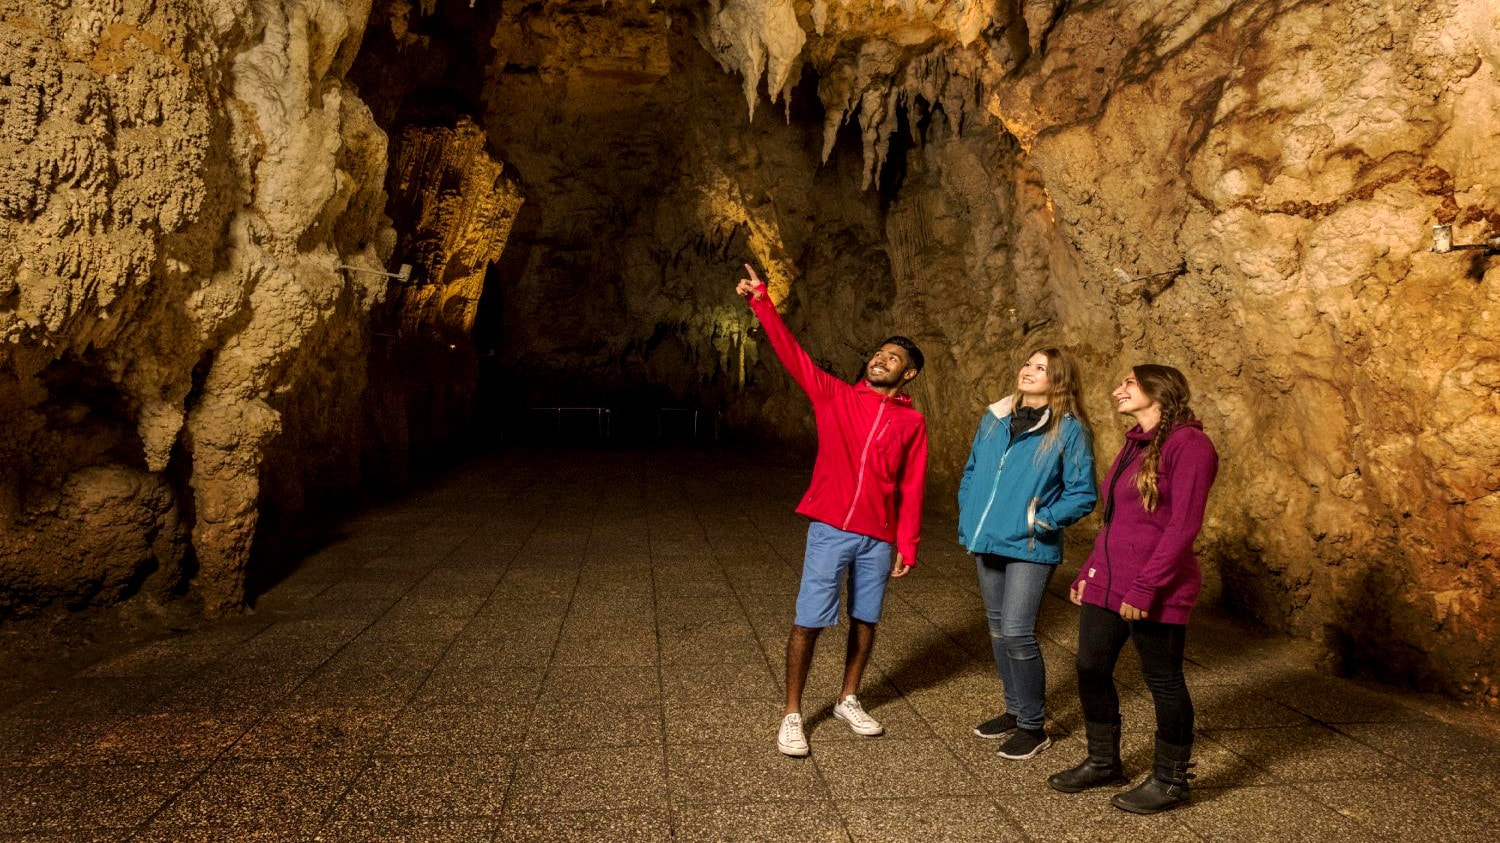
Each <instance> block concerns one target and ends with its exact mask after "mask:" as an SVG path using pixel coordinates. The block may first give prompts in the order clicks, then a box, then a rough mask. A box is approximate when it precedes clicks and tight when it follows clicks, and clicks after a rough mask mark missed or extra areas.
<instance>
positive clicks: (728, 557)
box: [0, 450, 1500, 841]
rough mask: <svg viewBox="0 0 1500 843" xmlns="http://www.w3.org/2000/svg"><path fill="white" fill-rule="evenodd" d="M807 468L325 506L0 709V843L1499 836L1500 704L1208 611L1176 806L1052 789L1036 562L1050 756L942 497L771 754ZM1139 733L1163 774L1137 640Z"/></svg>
mask: <svg viewBox="0 0 1500 843" xmlns="http://www.w3.org/2000/svg"><path fill="white" fill-rule="evenodd" d="M806 470H807V465H806V463H803V462H800V461H797V462H792V461H788V460H786V459H781V458H771V459H764V458H760V457H755V456H746V455H742V454H737V453H733V452H729V451H716V450H660V451H637V452H619V451H579V452H526V453H522V452H513V453H508V454H500V455H495V456H490V457H485V458H482V459H478V460H476V461H474V462H471V463H469V464H467V465H465V466H463V467H461V468H458V469H455V470H453V471H451V472H449V473H448V474H447V475H445V476H444V477H442V478H441V479H440V480H438V481H435V482H433V483H431V484H430V485H428V486H426V487H425V488H422V489H420V490H418V491H415V492H412V493H411V494H409V495H407V496H406V497H405V498H404V499H402V500H400V501H399V502H396V503H393V504H390V505H387V506H383V507H380V508H378V509H375V510H373V511H369V512H366V513H364V514H363V515H360V516H358V517H355V518H352V519H350V520H348V521H347V522H345V523H343V524H342V525H341V526H340V529H339V531H338V536H337V538H336V539H335V540H332V541H331V542H330V543H328V544H326V545H325V546H323V547H321V548H320V549H318V550H316V551H314V552H312V553H311V554H310V555H308V556H307V557H306V558H305V559H303V560H302V561H301V562H300V564H298V565H297V566H295V568H294V570H293V572H292V573H291V574H290V575H289V576H287V577H286V578H285V579H284V580H282V581H281V582H280V583H279V584H277V585H276V586H275V587H274V588H272V589H271V590H270V591H269V592H268V593H266V594H265V595H264V596H263V597H262V598H261V599H260V600H259V601H258V604H257V606H256V609H255V611H254V612H253V613H251V614H247V615H244V616H241V617H235V618H231V619H227V620H223V621H219V622H215V623H210V624H206V625H204V626H202V627H201V628H199V629H197V630H195V631H192V632H189V633H185V634H180V635H178V636H176V637H170V638H163V639H160V640H153V641H148V642H146V643H143V644H138V645H132V646H130V647H128V648H119V650H118V652H114V653H111V654H109V655H108V657H105V658H101V659H99V660H97V661H96V662H95V663H93V664H91V665H88V666H86V667H84V668H82V669H80V670H77V671H76V672H72V673H71V674H70V675H66V676H63V677H62V678H60V679H57V680H55V681H51V682H48V683H47V684H46V686H35V687H34V686H28V685H27V684H26V683H25V682H24V681H22V680H18V679H16V678H15V677H7V678H6V679H7V684H6V685H4V688H5V689H7V691H8V693H7V694H6V695H5V696H3V697H0V700H3V701H4V707H3V708H0V840H31V841H42V840H79V841H92V840H101V841H102V840H140V841H194V840H234V841H240V840H247V841H258V840H268V841H281V840H302V841H306V840H318V841H344V840H413V841H449V840H451V841H471V840H497V841H510V840H537V841H567V840H608V841H627V840H664V839H669V838H670V839H680V840H789V841H822V840H829V841H834V840H838V841H848V840H995V841H1005V840H1037V841H1055V840H1089V841H1103V840H1112V839H1120V840H1125V839H1131V840H1141V839H1150V840H1153V841H1178V840H1181V841H1197V840H1234V841H1242V840H1277V841H1292V840H1329V839H1403V840H1422V841H1439V840H1473V839H1493V835H1494V833H1495V831H1494V830H1495V829H1496V828H1497V827H1500V807H1497V806H1496V804H1495V803H1496V800H1495V796H1496V794H1500V740H1497V734H1500V730H1497V728H1496V724H1497V720H1496V717H1495V716H1493V715H1492V714H1490V713H1485V712H1475V711H1473V710H1468V709H1461V708H1458V707H1456V706H1452V705H1449V704H1445V703H1443V702H1441V701H1435V700H1433V699H1431V698H1426V697H1419V696H1417V695H1413V694H1403V693H1401V692H1398V691H1394V690H1387V689H1380V688H1377V687H1375V686H1370V685H1363V684H1356V683H1352V682H1348V681H1343V680H1339V679H1334V678H1330V677H1328V676H1326V675H1322V674H1320V673H1318V672H1316V671H1315V670H1314V668H1313V665H1312V662H1311V656H1310V654H1309V651H1308V649H1307V648H1306V647H1305V646H1302V645H1299V644H1297V643H1296V642H1291V641H1287V640H1284V639H1276V638H1268V637H1265V636H1257V635H1254V634H1252V633H1249V632H1246V631H1244V630H1242V629H1239V628H1238V627H1236V626H1235V625H1234V624H1232V623H1230V622H1228V621H1225V620H1223V619H1219V618H1215V617H1213V616H1212V615H1211V613H1207V612H1204V613H1201V614H1200V617H1199V618H1197V619H1195V621H1194V627H1193V630H1192V633H1191V635H1190V641H1189V659H1190V664H1189V669H1190V671H1191V672H1190V674H1189V682H1190V685H1191V687H1192V688H1193V691H1194V693H1195V698H1196V702H1197V705H1198V711H1199V737H1198V742H1197V748H1198V750H1197V756H1198V760H1199V761H1200V762H1201V765H1200V767H1199V768H1198V772H1199V773H1200V778H1199V779H1198V781H1197V787H1196V789H1195V791H1194V801H1193V804H1192V805H1191V806H1189V807H1187V808H1184V809H1181V810H1178V811H1174V812H1171V813H1168V814H1164V815H1160V816H1156V817H1136V816H1132V815H1127V814H1124V813H1122V812H1120V811H1117V810H1115V809H1113V808H1112V807H1110V805H1109V803H1108V797H1109V793H1108V792H1096V793H1085V794H1079V795H1074V796H1066V795H1063V794H1058V793H1054V792H1052V791H1050V790H1049V789H1048V788H1047V787H1046V784H1045V778H1046V776H1047V774H1049V773H1051V772H1053V771H1055V770H1057V769H1060V768H1063V767H1066V766H1070V765H1072V764H1073V763H1074V762H1075V761H1076V760H1077V759H1078V758H1080V757H1082V755H1083V749H1084V744H1083V738H1082V734H1081V723H1080V716H1079V708H1078V703H1077V700H1076V698H1075V684H1074V680H1073V676H1072V671H1071V648H1072V642H1073V638H1074V634H1073V630H1074V625H1075V623H1076V615H1075V613H1074V611H1073V608H1072V607H1071V606H1070V605H1068V604H1067V602H1066V601H1065V600H1064V599H1062V598H1061V594H1062V592H1063V588H1064V587H1065V583H1066V582H1067V577H1068V576H1069V574H1067V573H1065V574H1064V575H1063V576H1060V577H1059V578H1058V579H1057V580H1056V581H1055V582H1054V592H1055V593H1054V594H1052V595H1049V597H1048V605H1047V606H1046V608H1045V609H1044V613H1043V620H1042V627H1043V629H1042V631H1043V633H1044V636H1045V641H1044V650H1045V654H1046V657H1047V658H1048V659H1049V661H1050V678H1049V686H1050V692H1049V693H1050V698H1049V699H1050V716H1051V723H1050V724H1049V729H1050V730H1051V731H1052V733H1053V734H1054V736H1055V738H1056V745H1055V746H1054V748H1052V749H1051V750H1049V751H1047V752H1045V753H1043V754H1042V755H1040V756H1038V757H1037V758H1035V759H1032V760H1031V761H1027V762H1019V763H1018V762H1010V761H1005V760H1002V759H999V758H997V757H996V756H995V755H994V748H995V747H994V744H993V743H990V742H986V741H981V740H978V739H976V738H974V737H973V736H971V735H970V733H969V729H970V728H971V726H972V725H973V724H974V723H975V722H978V721H979V720H982V719H985V718H987V717H989V716H991V715H992V714H994V713H995V712H996V711H997V706H998V705H999V704H1000V703H999V700H1000V696H999V686H998V683H997V681H996V680H995V678H994V676H993V672H992V670H991V668H990V662H989V659H990V648H989V641H988V637H987V634H986V632H985V628H984V624H983V618H982V613H981V608H980V601H979V597H978V596H977V591H976V586H975V582H974V574H973V568H972V562H971V561H970V560H969V558H968V557H967V556H966V555H965V554H964V553H963V552H962V551H961V550H960V549H959V548H958V547H956V546H955V545H954V544H953V543H952V541H951V540H950V539H949V537H950V536H951V535H952V533H953V529H952V524H951V523H948V522H946V521H944V520H942V519H940V518H931V519H929V523H928V525H927V529H926V534H927V542H926V544H925V546H924V548H925V551H924V557H923V559H922V562H921V565H920V567H919V568H918V569H917V570H916V571H915V572H914V573H913V575H912V576H910V577H909V578H907V579H905V580H901V581H898V582H896V583H893V586H892V589H891V591H890V596H889V599H888V602H887V615H886V618H885V620H884V622H883V623H882V625H881V639H880V641H879V643H878V645H877V648H876V653H875V656H874V663H873V665H872V668H871V670H870V672H869V675H868V677H867V683H866V689H865V691H864V694H863V696H864V699H865V701H866V705H867V707H868V708H869V709H870V710H871V712H872V713H873V714H875V715H876V716H877V717H879V718H880V719H881V720H883V721H884V722H885V723H886V725H887V729H888V732H887V735H886V736H885V737H883V738H879V739H868V738H858V737H856V736H854V735H852V734H851V733H849V732H848V731H847V730H845V729H844V728H842V726H841V724H839V723H838V722H837V721H835V720H833V719H832V718H831V716H830V714H829V706H830V704H831V701H832V699H831V698H832V695H833V693H834V692H835V690H836V688H837V685H838V678H839V674H840V658H841V652H842V644H843V640H842V635H841V634H840V633H833V634H830V635H828V636H826V637H825V639H824V641H823V642H822V644H823V646H822V647H821V648H820V651H819V655H818V658H817V661H816V664H815V667H814V672H813V677H812V680H811V682H810V689H809V698H808V701H807V702H808V707H807V714H808V716H809V719H810V722H811V734H810V738H811V741H812V744H813V755H812V757H811V758H810V759H807V760H805V761H796V760H791V759H786V758H783V757H782V756H780V755H779V754H778V753H777V752H776V749H775V747H774V742H773V739H774V731H775V726H776V723H777V720H778V714H779V700H780V691H779V689H780V686H781V663H782V648H783V642H784V640H785V635H786V631H787V627H788V624H789V623H790V621H791V612H792V602H793V597H794V595H795V593H796V590H797V579H798V570H799V566H800V560H801V554H802V542H803V536H804V530H805V522H804V521H803V520H802V519H801V518H799V517H797V516H795V515H794V514H792V512H791V509H792V506H793V505H794V504H795V502H796V500H797V497H798V496H799V495H800V493H801V491H802V488H803V484H804V483H805V480H806ZM1124 662H1125V663H1124V664H1122V666H1121V669H1120V672H1119V678H1120V682H1121V686H1122V695H1123V697H1124V703H1125V709H1126V718H1127V723H1126V741H1125V753H1126V758H1127V763H1128V766H1129V770H1130V772H1131V773H1132V774H1134V775H1136V776H1139V775H1140V774H1141V773H1142V772H1143V771H1144V770H1145V769H1146V767H1147V765H1148V764H1149V754H1150V739H1151V728H1152V721H1151V705H1150V700H1149V697H1148V696H1147V694H1146V693H1145V691H1144V689H1143V687H1142V685H1141V683H1140V680H1139V677H1138V674H1137V673H1136V672H1135V670H1136V665H1135V663H1134V661H1133V660H1132V658H1131V657H1130V655H1129V650H1128V649H1127V656H1126V658H1125V660H1124Z"/></svg>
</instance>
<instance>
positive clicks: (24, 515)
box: [0, 0, 391, 615]
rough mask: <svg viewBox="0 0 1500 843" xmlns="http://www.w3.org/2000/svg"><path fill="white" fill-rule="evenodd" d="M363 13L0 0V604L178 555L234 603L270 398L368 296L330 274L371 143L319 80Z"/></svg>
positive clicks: (347, 363) (318, 362) (320, 437)
mask: <svg viewBox="0 0 1500 843" xmlns="http://www.w3.org/2000/svg"><path fill="white" fill-rule="evenodd" d="M362 25H363V15H362V14H361V13H360V9H359V7H358V4H357V3H354V4H348V5H347V6H346V5H344V4H338V3H258V4H254V5H252V6H250V7H245V6H242V5H241V4H233V3H214V2H207V3H189V2H162V3H122V4H116V3H88V2H84V3H74V4H64V5H56V4H44V3H30V2H16V0H7V2H5V3H3V4H0V39H3V42H4V45H5V47H4V49H3V50H0V79H3V80H4V87H3V88H0V144H3V147H4V148H3V149H0V160H3V161H4V164H0V167H3V172H0V276H3V279H4V280H3V282H0V283H3V290H0V337H3V341H0V412H3V414H4V418H5V419H6V422H7V423H6V425H5V430H4V433H3V434H0V466H3V468H0V475H3V477H4V482H3V483H0V487H3V488H4V489H5V493H4V501H5V503H4V506H3V512H0V518H3V521H4V524H5V528H6V529H5V531H4V534H3V536H4V537H3V539H0V613H3V614H5V615H11V614H24V613H27V612H30V611H34V610H35V609H38V608H43V607H46V606H47V605H49V604H52V603H56V602H66V603H86V602H88V601H91V600H93V601H98V602H109V601H111V600H115V599H119V598H120V597H123V596H127V595H128V594H130V593H133V592H134V591H136V590H139V589H141V588H142V587H147V590H149V591H152V592H153V593H155V594H157V595H158V596H161V595H162V594H165V593H169V592H172V591H175V590H179V588H180V586H182V585H183V581H184V580H185V579H186V578H187V574H188V572H189V571H192V570H195V571H196V578H195V581H196V583H197V585H198V588H199V591H200V593H201V595H202V597H203V600H204V601H205V603H206V605H207V606H208V607H209V608H211V609H222V608H227V607H231V606H236V605H239V603H240V601H241V599H242V595H243V583H244V568H245V563H246V559H247V553H248V548H249V545H250V542H251V540H252V538H253V536H254V533H255V528H256V523H257V516H258V510H257V505H258V502H259V484H260V479H261V474H262V468H263V466H262V461H263V459H264V452H265V449H266V448H267V447H268V445H269V444H270V443H272V442H273V441H274V440H275V439H276V438H277V437H278V436H279V435H281V434H282V432H283V430H284V429H285V425H286V424H287V420H286V419H284V417H283V412H282V409H283V406H284V402H285V399H286V396H287V395H288V393H289V392H295V391H296V390H297V389H299V388H306V386H307V381H308V380H309V379H316V378H318V377H320V372H322V371H326V370H327V369H330V368H346V369H348V370H350V371H351V372H353V373H354V374H355V375H358V374H359V372H360V371H361V369H362V364H363V352H364V348H365V346H366V344H367V339H366V338H365V336H364V328H363V324H364V320H363V318H362V316H361V314H363V312H364V311H366V310H367V309H368V308H369V307H370V305H371V303H372V302H373V301H374V300H375V299H376V298H378V297H379V296H380V295H381V294H382V292H383V290H384V286H383V285H380V284H372V283H370V282H369V280H367V279H366V278H365V277H360V276H352V275H350V276H346V275H344V274H342V273H341V272H340V271H339V270H337V269H336V265H337V264H339V263H343V262H360V263H364V264H370V265H376V266H378V265H380V263H381V259H382V256H383V255H385V254H388V253H389V251H390V246H391V244H390V239H391V238H390V237H389V235H388V234H387V233H386V232H387V228H386V221H385V219H384V217H383V214H382V206H383V202H384V194H383V191H382V186H381V180H382V178H383V176H384V172H385V167H386V148H385V136H384V134H383V133H381V132H380V131H378V130H377V129H376V127H375V126H374V124H373V122H372V121H371V119H370V115H369V113H368V111H367V110H366V109H365V108H364V107H363V106H362V105H361V103H360V102H359V100H357V99H355V98H353V97H351V96H348V95H347V92H346V91H345V90H344V88H343V86H342V84H341V82H340V80H341V78H342V76H343V74H344V73H345V71H346V69H347V65H348V62H349V61H350V60H351V59H352V58H353V52H352V49H351V45H352V44H356V43H357V40H358V34H359V29H360V27H361V26H362ZM329 380H331V381H333V383H332V384H331V386H332V387H333V388H332V389H330V390H328V391H326V392H325V393H324V399H325V400H327V401H328V402H330V404H333V405H335V406H336V405H337V404H338V403H340V402H347V401H349V400H350V398H349V395H350V394H353V395H355V396H357V394H358V382H357V381H358V378H357V377H356V378H347V377H345V378H333V379H329ZM357 417H358V416H357V414H356V418H357ZM294 424H296V425H310V427H308V429H306V430H304V436H305V437H306V438H307V439H308V440H309V441H311V442H318V441H321V442H324V443H329V444H333V445H335V450H337V448H338V447H339V446H342V448H343V449H344V450H345V451H347V450H348V449H349V446H350V443H349V441H348V440H349V438H350V432H349V431H348V430H347V429H346V427H345V426H344V425H343V424H342V423H339V424H333V425H330V424H329V423H328V420H327V419H325V420H323V424H321V425H319V424H318V423H317V422H316V421H312V420H307V419H300V420H296V421H295V422H294ZM355 444H357V442H356V443H355ZM355 452H356V453H357V449H356V451H355ZM314 453H316V452H315V451H314V450H311V449H310V450H308V451H307V452H305V453H302V454H299V457H300V458H312V457H313V455H314ZM282 470H284V471H287V472H289V473H296V472H297V470H298V469H297V466H295V465H284V466H282ZM189 549H191V552H189ZM185 560H186V564H187V566H188V567H187V568H184V564H185Z"/></svg>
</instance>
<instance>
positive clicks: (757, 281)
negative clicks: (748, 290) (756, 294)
mask: <svg viewBox="0 0 1500 843" xmlns="http://www.w3.org/2000/svg"><path fill="white" fill-rule="evenodd" d="M745 271H746V272H748V273H750V280H751V281H754V282H755V286H757V287H759V286H761V285H762V284H764V283H765V282H764V281H762V280H760V276H759V275H756V274H755V267H753V266H751V265H750V264H748V263H747V264H745Z"/></svg>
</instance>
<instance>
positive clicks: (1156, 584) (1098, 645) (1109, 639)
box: [1047, 364, 1219, 814]
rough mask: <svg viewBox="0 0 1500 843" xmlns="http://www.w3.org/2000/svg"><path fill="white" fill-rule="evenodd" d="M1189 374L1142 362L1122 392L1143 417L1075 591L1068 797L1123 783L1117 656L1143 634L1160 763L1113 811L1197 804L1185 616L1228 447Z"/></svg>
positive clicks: (1199, 578)
mask: <svg viewBox="0 0 1500 843" xmlns="http://www.w3.org/2000/svg"><path fill="white" fill-rule="evenodd" d="M1189 398H1190V393H1189V391H1188V384H1187V379H1185V378H1184V377H1183V376H1182V373H1181V372H1179V371H1177V370H1176V369H1174V368H1172V367H1171V366H1158V365H1154V364H1146V365H1140V366H1136V367H1135V368H1134V369H1132V370H1131V373H1130V376H1129V377H1127V378H1125V382H1124V383H1122V384H1120V388H1119V389H1116V390H1115V391H1114V399H1115V406H1116V408H1117V409H1118V410H1119V411H1120V412H1121V413H1125V414H1128V415H1131V416H1134V417H1135V420H1136V422H1137V424H1136V426H1135V427H1134V428H1132V429H1131V430H1130V431H1129V432H1128V433H1126V434H1125V447H1124V448H1122V449H1121V450H1120V453H1119V455H1118V456H1116V457H1115V461H1114V464H1113V465H1111V466H1110V469H1109V475H1108V481H1107V483H1106V485H1105V487H1104V490H1103V492H1104V526H1103V528H1102V529H1101V530H1100V532H1099V536H1098V538H1096V539H1095V540H1094V550H1093V553H1091V554H1090V555H1089V558H1088V561H1087V562H1086V563H1084V566H1083V569H1082V570H1080V571H1079V572H1078V578H1077V579H1076V580H1074V582H1073V587H1072V590H1071V591H1070V592H1069V597H1071V598H1072V600H1073V602H1074V603H1076V604H1078V605H1079V606H1082V607H1083V609H1082V611H1081V612H1080V614H1079V619H1078V695H1079V697H1080V698H1081V699H1082V702H1083V719H1084V730H1085V732H1086V734H1087V737H1088V746H1089V754H1088V757H1087V758H1085V759H1084V760H1083V762H1082V763H1081V764H1079V765H1078V766H1076V767H1074V768H1072V769H1070V770H1064V771H1063V772H1060V773H1057V774H1054V775H1053V776H1052V777H1051V778H1049V779H1048V780H1047V783H1048V784H1049V785H1051V786H1052V787H1053V789H1055V790H1060V791H1062V792H1064V793H1077V792H1079V791H1081V790H1087V789H1088V788H1092V787H1101V786H1104V785H1114V784H1123V783H1126V782H1127V781H1128V780H1127V779H1126V778H1125V773H1124V769H1123V768H1122V766H1121V764H1120V697H1119V694H1118V693H1117V692H1116V690H1115V680H1114V672H1115V662H1116V660H1117V659H1118V658H1119V656H1120V650H1121V649H1123V648H1124V646H1125V641H1126V639H1132V640H1134V641H1135V649H1136V652H1137V653H1139V654H1140V657H1141V672H1142V674H1144V677H1145V680H1146V687H1147V688H1148V689H1149V690H1150V691H1151V699H1152V701H1153V702H1154V703H1155V706H1156V763H1155V764H1154V765H1153V769H1152V773H1151V775H1149V776H1147V777H1146V780H1145V781H1143V782H1141V784H1140V785H1139V786H1137V787H1136V788H1135V789H1133V790H1130V791H1127V792H1124V793H1117V794H1115V796H1114V798H1113V799H1111V802H1112V803H1113V804H1114V806H1115V807H1116V808H1122V809H1124V810H1126V811H1133V812H1135V813H1137V814H1154V813H1157V812H1158V811H1164V810H1166V809H1168V808H1172V807H1175V806H1177V805H1181V804H1183V803H1184V802H1186V801H1187V800H1188V779H1190V778H1192V774H1190V773H1189V772H1188V769H1189V768H1190V767H1192V766H1193V765H1192V763H1191V762H1190V761H1189V760H1188V758H1189V757H1190V755H1191V751H1192V745H1193V701H1192V698H1191V697H1189V696H1188V689H1187V683H1186V682H1185V681H1184V680H1183V676H1182V654H1183V646H1184V644H1185V643H1186V640H1187V622H1188V615H1189V614H1190V613H1191V612H1192V609H1193V603H1194V601H1196V600H1197V598H1198V590H1199V588H1200V587H1201V585H1202V583H1203V575H1202V573H1201V572H1200V571H1199V570H1198V561H1197V560H1196V559H1194V558H1193V539H1194V538H1196V537H1197V535H1198V529H1199V528H1200V527H1202V525H1203V507H1204V504H1205V503H1206V502H1207V500H1208V490H1209V488H1210V487H1212V486H1213V482H1214V475H1215V474H1216V473H1217V472H1218V469H1219V455H1218V453H1217V452H1216V451H1215V450H1214V446H1213V443H1212V442H1210V441H1209V439H1208V436H1207V435H1205V434H1204V432H1203V426H1202V425H1201V424H1199V422H1198V419H1197V418H1196V417H1194V415H1193V411H1192V410H1191V409H1190V408H1189V407H1188V400H1189Z"/></svg>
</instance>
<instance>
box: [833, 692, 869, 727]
mask: <svg viewBox="0 0 1500 843" xmlns="http://www.w3.org/2000/svg"><path fill="white" fill-rule="evenodd" d="M839 705H840V707H842V708H843V709H844V714H846V715H848V717H849V719H850V720H853V721H855V722H856V723H858V724H859V725H861V726H867V725H869V724H871V723H873V722H875V718H873V717H871V716H870V715H868V714H866V713H865V709H864V706H862V705H860V704H859V700H858V699H856V698H854V697H850V698H849V699H846V700H844V701H843V702H841V703H839Z"/></svg>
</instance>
